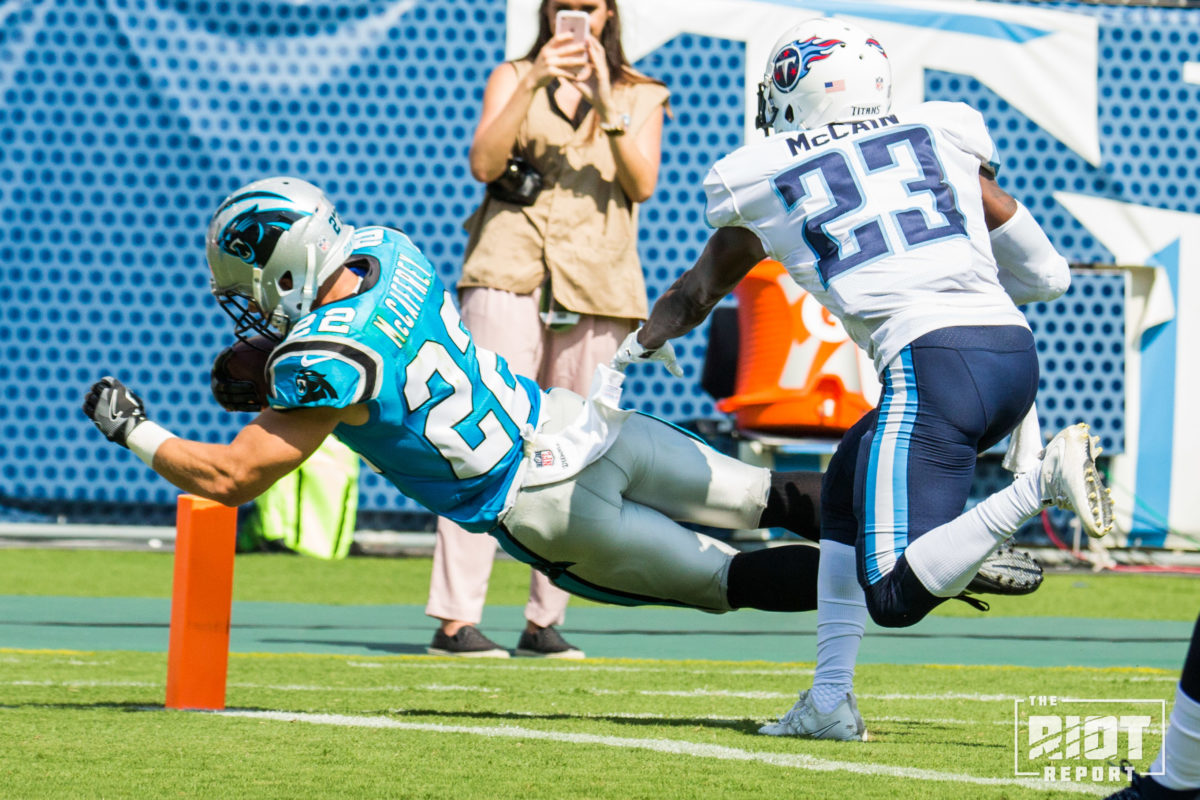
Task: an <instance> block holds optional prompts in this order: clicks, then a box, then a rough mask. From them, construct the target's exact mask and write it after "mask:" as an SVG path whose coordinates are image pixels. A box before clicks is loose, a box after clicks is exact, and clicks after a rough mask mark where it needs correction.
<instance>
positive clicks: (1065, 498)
mask: <svg viewBox="0 0 1200 800" xmlns="http://www.w3.org/2000/svg"><path fill="white" fill-rule="evenodd" d="M1098 455H1100V437H1098V436H1091V435H1090V434H1089V433H1088V426H1087V425H1085V424H1084V423H1082V422H1079V423H1076V424H1074V425H1072V426H1070V427H1068V428H1063V429H1062V430H1061V431H1059V432H1058V434H1057V435H1056V436H1055V437H1054V438H1053V439H1051V440H1050V443H1049V444H1048V445H1046V449H1045V450H1043V451H1042V473H1041V489H1042V503H1043V504H1044V505H1046V506H1058V507H1059V508H1061V509H1064V510H1066V511H1074V512H1075V514H1076V516H1078V517H1079V521H1080V522H1081V523H1082V524H1083V529H1084V530H1085V531H1087V535H1088V536H1091V537H1092V538H1094V539H1098V538H1100V537H1101V536H1104V535H1105V534H1107V533H1108V532H1109V531H1111V530H1112V528H1113V504H1112V492H1111V491H1110V490H1109V489H1108V488H1106V487H1105V485H1104V479H1103V478H1102V477H1101V476H1100V472H1099V471H1098V470H1097V469H1096V456H1098Z"/></svg>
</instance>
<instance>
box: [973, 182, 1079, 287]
mask: <svg viewBox="0 0 1200 800" xmlns="http://www.w3.org/2000/svg"><path fill="white" fill-rule="evenodd" d="M991 239H992V255H993V256H994V257H995V259H996V266H997V267H998V268H999V277H1000V285H1001V286H1003V287H1004V290H1005V291H1006V292H1008V294H1009V296H1010V297H1011V298H1012V299H1013V302H1014V303H1016V304H1017V305H1024V304H1025V303H1034V302H1042V301H1046V300H1053V299H1054V298H1056V297H1059V296H1060V295H1061V294H1062V293H1063V292H1065V291H1066V290H1067V287H1069V286H1070V285H1071V269H1070V267H1069V266H1068V265H1067V260H1066V259H1065V258H1063V257H1062V256H1061V255H1059V253H1058V251H1057V250H1055V249H1054V245H1052V244H1051V243H1050V240H1049V239H1048V238H1046V233H1045V231H1043V230H1042V227H1041V226H1040V225H1038V224H1037V220H1035V219H1034V218H1033V215H1032V214H1030V213H1029V209H1027V208H1025V206H1023V205H1021V204H1020V203H1017V213H1015V214H1013V215H1012V218H1011V219H1009V220H1008V221H1007V222H1005V223H1004V224H1003V225H1001V226H1000V227H999V228H996V229H995V230H994V231H992V232H991Z"/></svg>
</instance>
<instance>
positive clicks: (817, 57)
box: [754, 17, 892, 134]
mask: <svg viewBox="0 0 1200 800" xmlns="http://www.w3.org/2000/svg"><path fill="white" fill-rule="evenodd" d="M891 107H892V67H891V64H890V63H889V62H888V57H887V53H885V52H884V51H883V46H882V45H881V44H879V42H877V41H876V40H875V39H874V38H872V37H871V35H870V34H868V33H867V32H866V31H863V30H861V29H859V28H856V27H854V26H853V25H848V24H846V23H845V22H841V21H839V20H836V19H829V18H827V17H822V18H817V19H810V20H805V21H804V22H801V23H799V24H797V25H794V26H793V27H791V28H789V29H788V31H787V32H786V33H785V34H783V36H781V37H780V38H779V41H777V42H776V43H775V46H774V47H773V48H771V54H770V56H769V57H768V58H767V70H766V74H764V75H763V79H762V82H761V83H759V84H758V116H757V118H756V119H755V122H754V124H755V127H757V128H760V129H762V130H763V131H765V132H766V133H768V134H769V133H771V132H772V131H773V132H775V133H780V132H781V131H795V130H802V129H808V128H816V127H819V126H821V125H825V124H826V123H829V122H842V121H850V120H856V119H865V118H867V117H873V116H877V115H879V114H886V113H887V112H888V110H889V109H891Z"/></svg>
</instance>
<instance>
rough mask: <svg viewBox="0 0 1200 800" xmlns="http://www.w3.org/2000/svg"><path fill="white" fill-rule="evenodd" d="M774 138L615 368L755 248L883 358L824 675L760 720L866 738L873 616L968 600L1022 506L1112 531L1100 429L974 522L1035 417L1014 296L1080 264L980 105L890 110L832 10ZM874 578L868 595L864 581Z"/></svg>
mask: <svg viewBox="0 0 1200 800" xmlns="http://www.w3.org/2000/svg"><path fill="white" fill-rule="evenodd" d="M758 126H759V127H760V128H762V129H763V130H764V131H765V132H766V133H767V136H766V138H765V139H761V140H758V141H755V142H752V143H750V144H747V145H745V146H744V147H742V148H740V149H739V150H736V151H735V152H733V153H731V154H730V155H728V156H726V157H725V158H722V159H721V160H720V161H718V162H717V163H716V164H715V165H714V166H713V168H712V170H711V171H710V172H709V174H708V177H707V178H706V179H705V182H704V190H705V194H706V195H707V218H708V222H709V223H710V224H711V225H712V226H713V227H714V228H716V231H715V232H714V233H713V234H712V236H711V238H710V239H709V241H708V243H707V245H706V247H705V249H704V251H703V253H702V254H701V256H700V258H699V260H698V261H697V262H696V264H695V265H694V266H693V267H692V268H691V269H689V270H688V271H687V272H685V273H684V274H683V275H682V276H681V277H680V278H679V279H678V280H677V281H676V282H675V283H674V284H673V285H672V286H671V288H670V289H668V290H667V292H665V293H664V294H663V295H662V296H661V297H660V298H659V300H658V302H657V303H655V305H654V308H653V309H652V311H651V313H650V318H649V319H648V320H647V321H646V323H645V325H644V326H643V327H642V328H640V329H639V330H638V331H635V332H634V333H633V334H631V335H630V336H629V337H628V338H627V339H626V341H625V343H624V344H623V345H622V347H621V349H620V350H619V351H618V353H617V356H616V358H615V359H614V365H615V366H621V365H624V364H628V363H634V362H637V361H645V360H658V361H662V362H665V363H666V364H668V365H673V364H674V353H673V351H672V349H671V346H670V344H669V341H668V340H670V339H672V338H674V337H676V336H679V335H681V334H683V333H686V332H687V331H689V330H691V329H692V328H694V327H695V326H696V325H697V324H699V323H700V322H701V321H702V320H703V319H704V318H705V317H706V316H707V315H708V312H709V311H710V310H711V309H712V308H713V306H714V305H716V303H717V302H718V301H720V300H721V299H722V298H723V297H725V295H726V294H727V293H728V292H730V291H731V290H732V289H733V288H734V286H736V285H737V283H738V282H739V281H740V280H741V279H742V277H743V276H744V275H745V274H746V273H747V272H748V271H749V270H750V269H751V268H752V267H753V266H754V265H755V264H756V263H758V262H759V261H760V260H761V259H763V258H767V257H769V258H773V259H776V260H778V261H780V262H781V263H782V264H783V266H784V267H785V268H786V269H787V270H788V272H789V273H790V274H791V276H792V277H793V278H795V280H796V281H797V283H799V284H800V285H801V286H802V287H804V288H805V289H806V290H807V291H809V292H811V293H812V294H813V295H814V296H815V297H816V298H817V299H818V300H819V301H820V302H821V303H822V305H824V306H825V307H826V308H827V309H829V311H830V312H831V313H833V314H834V315H835V316H837V318H838V319H839V320H840V321H841V322H842V324H843V325H844V326H845V329H846V331H847V332H848V333H849V335H850V336H851V338H852V339H853V340H854V341H855V343H857V344H858V345H859V346H860V347H862V348H863V349H864V350H865V351H866V352H867V353H868V354H869V355H870V356H871V357H872V358H873V359H874V362H875V366H876V369H877V370H878V373H879V376H880V380H881V383H882V387H883V388H882V394H881V397H880V399H879V403H878V405H877V407H876V408H875V409H874V410H872V411H871V412H869V413H868V414H867V415H865V416H864V417H863V419H862V420H861V421H860V422H859V423H857V424H856V425H854V426H853V427H852V428H851V429H850V430H849V431H848V432H847V433H846V434H845V436H844V438H843V439H842V441H841V443H840V444H839V446H838V449H837V452H836V454H835V455H834V456H833V458H832V460H831V462H830V464H829V468H828V470H827V472H826V474H825V478H824V482H823V485H822V504H821V537H822V538H821V563H820V575H819V577H818V598H819V599H818V603H819V610H818V650H817V660H818V667H817V674H816V675H815V676H814V682H813V684H814V685H813V689H812V690H810V691H808V692H802V693H801V696H800V701H799V702H797V703H796V706H795V707H794V708H793V709H792V710H791V711H789V712H788V714H787V715H785V717H784V718H783V719H782V720H781V721H780V723H779V724H777V725H768V726H766V727H764V728H763V729H762V731H761V732H763V733H770V734H775V735H800V736H814V737H820V738H863V736H864V735H865V732H864V729H863V725H862V721H861V717H860V716H859V714H858V711H857V708H856V705H855V702H854V697H853V693H852V679H853V671H854V661H855V658H856V657H857V651H858V642H859V639H860V638H861V636H862V631H863V625H864V622H865V613H864V610H863V604H864V593H865V608H866V610H868V611H869V612H870V615H871V617H872V619H874V620H875V622H876V623H878V624H880V625H884V626H907V625H912V624H914V623H916V622H917V621H919V620H920V619H921V618H922V617H924V616H925V615H926V614H927V613H928V612H929V611H930V610H931V609H933V608H934V607H935V606H937V605H938V604H939V603H941V602H943V601H944V600H946V599H947V598H951V597H956V596H959V595H960V594H961V593H962V592H963V590H964V588H965V587H966V586H967V584H968V583H969V582H970V581H971V579H972V578H973V577H974V576H975V574H976V572H977V571H978V569H979V567H980V565H981V563H983V561H984V560H985V559H986V558H988V556H989V554H991V553H993V552H994V551H995V550H996V548H997V547H999V546H1000V545H1001V544H1002V543H1004V542H1005V541H1006V540H1007V539H1008V538H1009V537H1010V536H1011V535H1012V534H1013V533H1014V532H1015V531H1016V530H1017V529H1018V528H1019V527H1020V526H1021V525H1022V524H1023V523H1024V522H1025V521H1026V520H1027V519H1029V518H1030V517H1032V516H1033V515H1034V514H1037V513H1038V512H1040V511H1041V510H1042V509H1043V508H1044V507H1045V506H1048V505H1053V504H1057V505H1059V506H1060V507H1062V508H1068V509H1071V510H1073V511H1075V512H1076V513H1077V514H1078V515H1079V517H1080V520H1081V521H1082V523H1083V527H1084V530H1086V531H1087V532H1088V534H1089V535H1091V536H1102V535H1104V534H1105V533H1106V532H1108V530H1109V529H1110V528H1111V526H1112V505H1111V501H1110V500H1109V497H1108V494H1107V490H1106V489H1105V488H1104V486H1103V484H1102V482H1101V479H1100V476H1099V474H1098V472H1097V470H1096V468H1095V463H1094V459H1095V456H1096V454H1097V453H1098V451H1099V448H1098V447H1097V446H1096V440H1095V439H1094V438H1093V437H1091V436H1090V435H1089V433H1088V429H1087V426H1086V425H1082V424H1080V425H1075V426H1072V427H1070V428H1067V429H1065V430H1064V431H1062V432H1060V433H1059V434H1058V435H1057V436H1055V437H1054V439H1053V440H1052V441H1051V442H1050V443H1049V445H1048V446H1047V448H1046V450H1045V454H1044V457H1043V458H1042V459H1041V461H1040V462H1038V463H1037V465H1036V466H1035V467H1034V468H1033V469H1031V470H1030V471H1028V472H1027V473H1025V474H1023V475H1021V476H1019V477H1018V478H1017V479H1016V480H1015V481H1014V483H1013V484H1012V485H1011V486H1009V487H1007V488H1005V489H1004V490H1002V491H1000V492H998V493H997V494H995V495H992V496H991V497H989V498H987V499H986V500H984V501H983V502H981V503H979V504H978V505H976V506H975V507H973V508H972V509H971V510H970V511H968V512H967V513H965V514H964V513H963V507H964V505H965V503H966V500H967V494H968V490H969V488H970V484H971V480H972V476H973V474H974V468H975V461H976V455H977V453H979V452H982V451H983V450H985V449H987V448H989V447H991V446H992V445H994V444H995V443H997V442H999V441H1000V440H1001V439H1003V438H1004V437H1005V436H1006V435H1007V434H1008V433H1009V432H1010V431H1012V430H1013V429H1014V427H1015V426H1017V425H1018V423H1019V422H1021V420H1022V419H1023V417H1025V415H1026V413H1027V412H1029V411H1030V408H1031V405H1032V403H1033V399H1034V395H1035V393H1036V391H1037V385H1038V363H1037V355H1036V351H1035V349H1034V341H1033V336H1032V334H1031V333H1030V330H1029V326H1028V324H1027V323H1026V321H1025V317H1024V315H1023V314H1022V313H1021V311H1020V310H1018V308H1017V304H1018V303H1027V302H1031V301H1035V300H1049V299H1053V298H1055V297H1057V296H1059V295H1060V294H1062V293H1063V292H1064V291H1066V289H1067V286H1068V284H1069V281H1070V273H1069V270H1068V267H1067V263H1066V261H1065V260H1064V259H1063V258H1062V257H1061V256H1060V255H1059V254H1058V253H1056V252H1055V250H1054V248H1053V246H1052V245H1051V244H1050V241H1049V240H1048V239H1047V238H1046V235H1045V234H1044V233H1043V232H1042V230H1041V228H1040V227H1039V226H1038V225H1037V223H1036V222H1035V221H1034V219H1033V217H1032V216H1031V215H1030V213H1029V212H1028V211H1027V210H1026V209H1025V208H1024V207H1023V206H1021V205H1020V204H1019V203H1018V202H1016V201H1015V200H1014V199H1013V198H1012V197H1010V196H1009V195H1008V194H1007V193H1005V192H1004V191H1003V190H1001V189H1000V188H999V186H998V185H997V184H996V179H995V176H996V170H997V168H998V165H997V158H996V155H995V148H994V145H993V144H992V140H991V137H990V136H989V135H988V131H987V128H986V126H985V125H984V121H983V118H982V116H981V115H980V114H979V113H978V112H977V111H975V110H974V109H972V108H970V107H969V106H967V105H965V104H963V103H943V102H935V103H923V104H921V105H918V106H915V107H913V108H910V109H905V110H898V111H893V110H891V69H890V66H889V63H888V58H887V55H886V53H885V51H884V48H883V47H882V45H881V44H880V43H879V42H878V41H877V40H876V39H874V38H872V37H871V36H870V35H868V34H867V33H865V32H864V31H862V30H860V29H858V28H856V27H854V26H852V25H847V24H845V23H842V22H839V21H837V20H833V19H813V20H808V21H806V22H804V23H801V24H799V25H797V26H795V27H793V28H792V29H790V30H788V31H787V32H786V33H785V34H784V35H783V36H782V37H781V38H780V39H779V40H778V42H777V44H776V45H775V47H774V48H773V49H772V51H771V54H770V57H769V59H768V63H767V69H766V73H765V76H764V78H763V81H762V83H761V84H760V86H759V114H758ZM860 586H861V588H860Z"/></svg>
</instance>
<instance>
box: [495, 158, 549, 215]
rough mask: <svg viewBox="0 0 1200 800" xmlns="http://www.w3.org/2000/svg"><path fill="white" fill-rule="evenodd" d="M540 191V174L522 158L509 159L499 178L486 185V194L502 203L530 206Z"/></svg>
mask: <svg viewBox="0 0 1200 800" xmlns="http://www.w3.org/2000/svg"><path fill="white" fill-rule="evenodd" d="M541 191H542V173H540V172H538V171H537V170H536V169H534V167H533V165H532V164H530V163H529V162H528V161H526V160H524V159H522V158H515V157H514V158H510V159H509V160H508V164H506V165H505V166H504V172H502V173H500V177H499V178H496V180H494V181H492V182H491V183H489V184H488V185H487V193H488V195H490V196H491V197H492V198H494V199H496V200H499V201H500V202H502V203H512V204H513V205H518V206H531V205H533V202H534V201H535V200H537V196H538V193H539V192H541Z"/></svg>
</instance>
